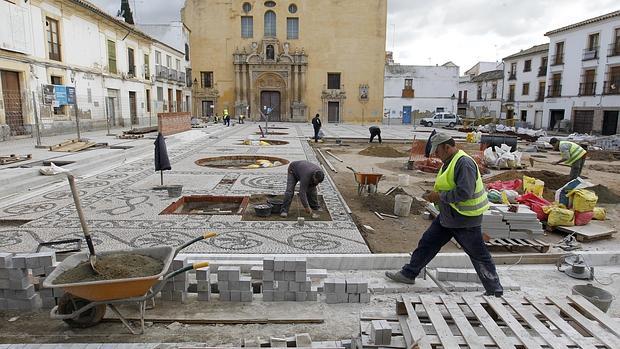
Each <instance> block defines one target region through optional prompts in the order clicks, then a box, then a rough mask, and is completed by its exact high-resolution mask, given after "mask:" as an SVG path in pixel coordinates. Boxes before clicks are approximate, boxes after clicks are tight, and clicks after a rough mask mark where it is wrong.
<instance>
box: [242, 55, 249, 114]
mask: <svg viewBox="0 0 620 349" xmlns="http://www.w3.org/2000/svg"><path fill="white" fill-rule="evenodd" d="M249 90H250V85H249V84H248V68H247V65H245V64H242V65H241V94H242V99H241V101H242V102H243V103H245V104H246V105H247V104H248V92H249Z"/></svg>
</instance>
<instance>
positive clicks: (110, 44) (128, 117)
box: [0, 0, 191, 139]
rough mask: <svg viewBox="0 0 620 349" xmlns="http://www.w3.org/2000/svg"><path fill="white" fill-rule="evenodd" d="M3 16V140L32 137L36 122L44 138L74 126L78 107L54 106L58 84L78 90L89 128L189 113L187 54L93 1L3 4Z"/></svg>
mask: <svg viewBox="0 0 620 349" xmlns="http://www.w3.org/2000/svg"><path fill="white" fill-rule="evenodd" d="M0 18H2V19H3V20H2V21H0V79H1V81H2V85H1V86H2V89H1V91H0V92H1V94H2V98H3V103H2V106H0V127H2V130H3V132H2V136H0V139H6V136H7V135H12V136H16V135H28V134H30V133H31V132H32V131H33V129H34V125H35V124H36V122H37V119H38V122H39V124H40V125H41V126H40V129H41V130H42V133H43V134H51V133H64V132H69V131H72V130H74V129H75V109H74V107H73V106H72V105H65V104H60V103H62V102H60V101H62V99H58V95H57V94H54V96H55V97H54V98H55V101H52V99H51V97H50V96H49V95H48V94H47V92H48V91H50V89H49V88H45V89H44V88H43V87H44V86H46V85H51V84H53V85H66V86H71V87H75V89H76V97H77V98H76V100H77V109H78V114H79V117H80V126H81V129H82V130H88V129H93V128H105V127H106V124H107V120H109V122H110V124H111V125H112V126H114V125H116V126H124V127H130V126H133V125H140V126H144V125H156V122H157V119H156V113H157V112H161V111H177V110H179V111H180V110H190V109H189V108H188V106H187V104H188V103H189V101H190V100H191V99H190V93H191V92H190V90H189V88H188V87H187V81H186V67H189V64H188V63H187V61H186V57H185V55H184V52H182V51H179V50H177V49H175V48H173V47H171V46H169V45H167V44H164V43H163V42H160V41H158V40H156V39H154V38H152V37H151V36H149V35H147V34H145V33H143V32H141V31H139V30H137V29H136V28H135V27H134V26H132V25H129V24H127V23H125V22H124V21H122V20H119V19H117V18H114V17H112V16H110V15H108V14H107V13H105V12H104V11H102V10H100V9H99V8H97V7H95V6H93V5H92V4H90V3H89V2H85V1H81V0H42V1H29V2H23V1H2V2H0ZM52 90H53V88H52ZM59 91H64V90H59ZM33 93H34V96H35V98H34V103H36V111H37V113H34V111H35V108H34V107H33ZM44 95H46V96H47V98H43V97H44ZM35 116H36V118H35Z"/></svg>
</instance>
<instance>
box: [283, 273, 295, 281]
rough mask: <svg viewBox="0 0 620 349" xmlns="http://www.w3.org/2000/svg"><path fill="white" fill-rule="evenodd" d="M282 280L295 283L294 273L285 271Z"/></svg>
mask: <svg viewBox="0 0 620 349" xmlns="http://www.w3.org/2000/svg"><path fill="white" fill-rule="evenodd" d="M284 273H285V274H284V280H286V281H295V271H285V272H284Z"/></svg>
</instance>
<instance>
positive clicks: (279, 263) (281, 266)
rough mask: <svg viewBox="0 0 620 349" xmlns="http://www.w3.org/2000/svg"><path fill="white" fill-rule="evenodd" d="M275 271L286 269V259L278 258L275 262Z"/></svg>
mask: <svg viewBox="0 0 620 349" xmlns="http://www.w3.org/2000/svg"><path fill="white" fill-rule="evenodd" d="M273 270H274V271H284V259H282V258H276V259H275V260H274V262H273Z"/></svg>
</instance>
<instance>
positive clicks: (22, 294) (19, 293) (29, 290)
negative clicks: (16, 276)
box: [14, 285, 34, 299]
mask: <svg viewBox="0 0 620 349" xmlns="http://www.w3.org/2000/svg"><path fill="white" fill-rule="evenodd" d="M32 296H34V285H28V287H26V288H25V289H23V290H15V295H14V297H15V298H18V299H28V298H30V297H32Z"/></svg>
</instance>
